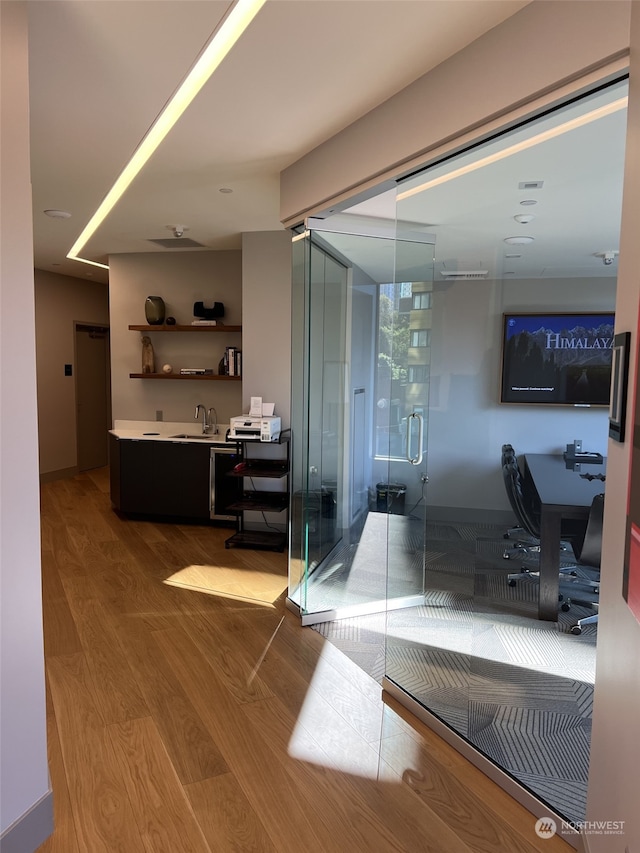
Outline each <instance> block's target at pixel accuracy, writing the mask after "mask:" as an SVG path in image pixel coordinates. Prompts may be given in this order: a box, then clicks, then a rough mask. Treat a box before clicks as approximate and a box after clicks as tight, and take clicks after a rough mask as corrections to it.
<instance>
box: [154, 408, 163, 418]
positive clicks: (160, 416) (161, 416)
mask: <svg viewBox="0 0 640 853" xmlns="http://www.w3.org/2000/svg"><path fill="white" fill-rule="evenodd" d="M163 418H164V413H163V411H162V409H156V420H157V421H161V420H163Z"/></svg>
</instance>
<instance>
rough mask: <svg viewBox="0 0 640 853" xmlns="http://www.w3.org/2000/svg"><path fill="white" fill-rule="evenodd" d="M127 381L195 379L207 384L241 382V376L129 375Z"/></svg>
mask: <svg viewBox="0 0 640 853" xmlns="http://www.w3.org/2000/svg"><path fill="white" fill-rule="evenodd" d="M129 379H197V380H199V381H202V380H205V381H207V382H211V381H212V380H213V381H214V382H241V381H242V376H219V375H218V374H216V373H209V374H206V373H205V374H202V373H200V374H198V373H130V374H129Z"/></svg>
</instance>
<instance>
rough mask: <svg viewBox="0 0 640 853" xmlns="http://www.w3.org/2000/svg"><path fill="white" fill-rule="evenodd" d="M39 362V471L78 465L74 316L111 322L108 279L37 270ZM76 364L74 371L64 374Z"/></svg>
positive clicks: (60, 469) (72, 468)
mask: <svg viewBox="0 0 640 853" xmlns="http://www.w3.org/2000/svg"><path fill="white" fill-rule="evenodd" d="M35 309H36V365H37V371H38V434H39V441H40V474H41V475H43V474H50V473H53V472H65V471H69V469H71V471H74V469H75V468H76V466H77V464H78V456H77V436H76V380H75V375H76V365H75V335H74V322H78V323H96V324H98V323H104V324H107V323H108V322H109V293H108V288H107V286H106V285H104V284H99V283H98V282H93V281H83V280H82V279H79V278H72V277H71V276H66V275H56V273H52V272H46V271H45V270H35ZM65 364H71V365H72V368H73V375H72V376H65V375H64V365H65Z"/></svg>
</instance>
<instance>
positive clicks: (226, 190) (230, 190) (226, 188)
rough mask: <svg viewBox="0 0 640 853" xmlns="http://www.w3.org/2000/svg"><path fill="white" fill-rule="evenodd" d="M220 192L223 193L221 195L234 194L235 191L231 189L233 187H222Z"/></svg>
mask: <svg viewBox="0 0 640 853" xmlns="http://www.w3.org/2000/svg"><path fill="white" fill-rule="evenodd" d="M218 192H221V193H232V192H233V190H232V189H231V187H220V189H219V190H218Z"/></svg>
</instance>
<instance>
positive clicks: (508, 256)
mask: <svg viewBox="0 0 640 853" xmlns="http://www.w3.org/2000/svg"><path fill="white" fill-rule="evenodd" d="M521 257H522V255H518V254H516V252H510V253H509V254H505V258H521Z"/></svg>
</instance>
